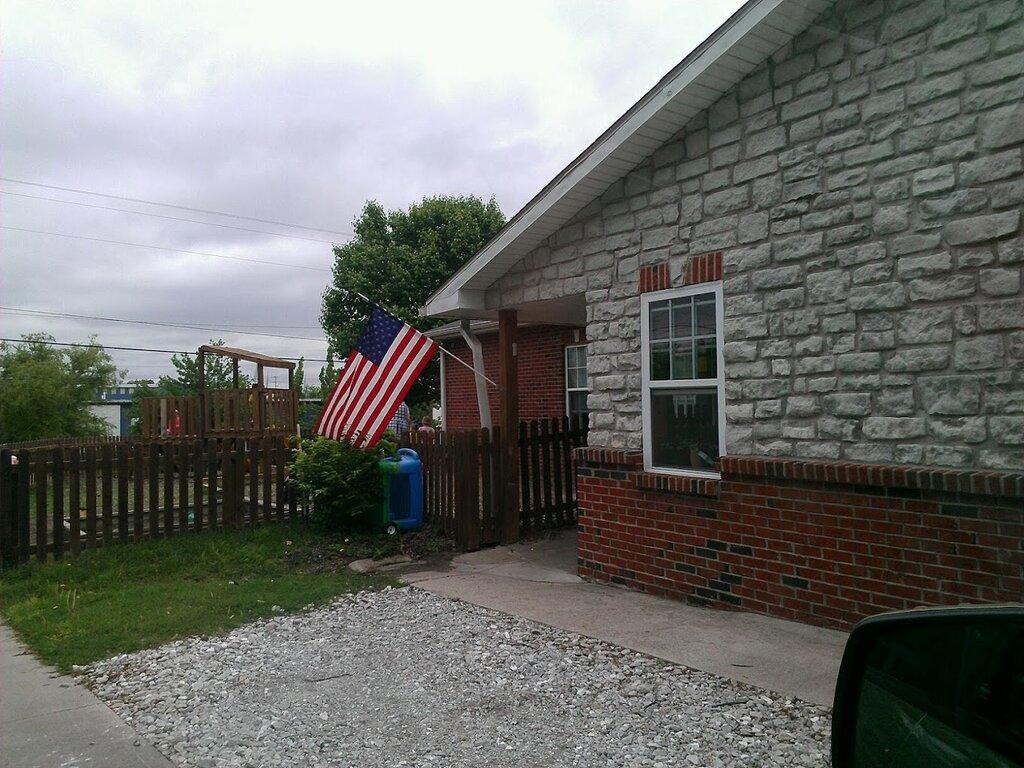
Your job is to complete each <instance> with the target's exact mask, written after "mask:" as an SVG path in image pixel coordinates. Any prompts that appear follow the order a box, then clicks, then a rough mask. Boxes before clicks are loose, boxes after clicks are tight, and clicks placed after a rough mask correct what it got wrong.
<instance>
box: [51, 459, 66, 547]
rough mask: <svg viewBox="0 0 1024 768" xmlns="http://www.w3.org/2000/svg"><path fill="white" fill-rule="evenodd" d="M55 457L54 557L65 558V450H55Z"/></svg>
mask: <svg viewBox="0 0 1024 768" xmlns="http://www.w3.org/2000/svg"><path fill="white" fill-rule="evenodd" d="M51 456H52V457H53V516H52V518H51V519H52V521H53V525H52V528H53V557H54V559H55V560H59V559H60V558H62V557H63V556H64V449H63V448H54V449H53V451H52V452H51Z"/></svg>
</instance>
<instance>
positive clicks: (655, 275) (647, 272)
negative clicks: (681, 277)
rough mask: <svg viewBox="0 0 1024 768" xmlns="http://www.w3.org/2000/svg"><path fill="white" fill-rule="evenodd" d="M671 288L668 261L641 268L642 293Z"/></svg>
mask: <svg viewBox="0 0 1024 768" xmlns="http://www.w3.org/2000/svg"><path fill="white" fill-rule="evenodd" d="M671 286H672V278H671V276H670V275H669V271H668V262H667V261H663V262H660V263H658V264H648V265H646V266H643V267H640V293H651V292H653V291H663V290H665V289H666V288H670V287H671Z"/></svg>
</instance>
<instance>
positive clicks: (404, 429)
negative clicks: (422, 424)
mask: <svg viewBox="0 0 1024 768" xmlns="http://www.w3.org/2000/svg"><path fill="white" fill-rule="evenodd" d="M411 427H412V414H410V413H409V406H408V405H406V404H405V401H404V400H403V401H402V403H401V405H399V406H398V410H397V411H395V415H394V416H392V417H391V421H389V422H388V426H387V428H388V429H390V430H391V431H392V432H394V433H395V434H396V435H398V436H399V437H400V436H402V435H405V434H408V432H409V430H410V429H411Z"/></svg>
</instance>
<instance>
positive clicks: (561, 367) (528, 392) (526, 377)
mask: <svg viewBox="0 0 1024 768" xmlns="http://www.w3.org/2000/svg"><path fill="white" fill-rule="evenodd" d="M479 339H480V344H481V346H482V347H483V353H484V370H485V372H486V374H487V376H488V377H489V378H490V379H491V380H493V381H498V334H497V333H488V334H480V335H479ZM585 343H586V337H585V335H584V333H583V330H582V329H576V328H570V327H567V326H560V325H538V326H526V327H522V328H519V331H518V340H517V343H516V349H517V357H518V360H519V416H520V418H521V419H539V418H550V417H553V416H564V415H565V348H566V346H572V345H574V344H585ZM443 344H444V346H445V348H446V349H448V350H449V351H450V352H452V353H453V354H455V355H457V356H458V357H459V359H460V360H464V361H465V362H466V363H468V364H469V365H472V364H473V356H472V353H471V352H470V350H469V347H468V346H467V345H466V342H465V341H463V340H462V339H451V340H447V341H444V342H443ZM473 378H474V377H473V374H472V372H471V371H469V370H468V369H466V368H464V367H463V366H461V365H459V364H458V363H456V362H453V361H451V360H448V361H446V362H445V413H446V420H447V422H448V423H447V428H448V429H451V430H460V429H477V428H479V427H480V409H479V408H478V407H477V402H476V382H475V381H474V380H473ZM487 394H488V399H489V401H490V404H491V418H492V419H494V420H495V421H497V418H498V413H499V409H500V407H501V397H500V393H499V392H498V390H497V389H495V388H494V387H492V386H490V385H489V384H488V385H487Z"/></svg>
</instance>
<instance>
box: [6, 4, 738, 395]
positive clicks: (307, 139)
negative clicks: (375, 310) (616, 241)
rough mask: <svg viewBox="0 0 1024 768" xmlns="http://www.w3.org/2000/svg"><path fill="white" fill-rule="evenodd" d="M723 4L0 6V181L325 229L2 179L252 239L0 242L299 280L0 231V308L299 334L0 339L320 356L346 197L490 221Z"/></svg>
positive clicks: (546, 176) (44, 219) (134, 230)
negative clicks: (461, 205)
mask: <svg viewBox="0 0 1024 768" xmlns="http://www.w3.org/2000/svg"><path fill="white" fill-rule="evenodd" d="M739 5H740V3H739V2H738V0H729V1H724V0H701V2H697V1H696V0H689V1H688V2H679V0H675V1H674V2H667V1H665V2H662V1H660V0H659V1H657V2H656V1H655V0H644V2H642V3H641V2H636V3H625V2H596V1H594V0H588V1H586V2H562V3H556V2H536V3H528V2H517V3H504V4H501V5H498V4H490V3H481V2H479V1H477V2H467V3H447V2H438V3H391V2H386V1H385V0H378V2H373V3H358V4H356V3H338V2H333V3H326V2H325V3H320V4H304V3H299V2H288V3H281V2H273V3H266V4H256V3H252V2H245V3H237V4H235V3H226V2H221V3H194V4H185V3H171V2H168V3H146V4H140V3H137V2H95V3H69V2H66V1H61V2H53V3H48V2H41V1H40V0H30V1H29V2H25V3H20V2H11V0H4V2H3V3H0V14H2V18H0V28H2V34H3V44H2V48H0V175H2V176H3V177H5V178H7V179H17V180H22V181H31V182H38V183H43V184H50V185H56V186H63V187H71V188H77V189H86V190H94V191H99V192H104V193H107V194H111V195H121V196H128V197H134V198H141V199H146V200H155V201H160V202H168V203H174V204H177V205H183V206H189V207H194V208H204V209H212V210H217V211H227V212H231V213H235V214H240V215H243V216H251V217H256V218H261V219H270V220H275V221H281V222H288V223H294V224H302V225H307V226H311V227H319V228H322V229H326V230H332V231H333V232H334V233H330V232H322V231H316V230H303V229H293V228H289V227H282V226H275V225H267V224H260V223H255V222H251V221H243V220H238V219H231V218H224V217H215V216H209V215H205V214H193V213H187V212H183V211H180V210H173V209H168V208H160V207H156V206H151V205H143V204H137V203H127V202H123V201H114V200H110V199H104V198H99V197H92V196H88V195H82V194H76V193H69V192H63V191H54V190H52V189H43V188H39V187H31V186H26V185H23V184H19V183H15V182H13V181H3V182H0V190H3V192H5V193H18V194H20V195H33V196H36V197H49V198H59V199H61V200H73V201H78V202H84V203H89V204H91V205H102V206H107V207H117V208H128V209H131V210H134V211H146V212H149V213H161V214H166V215H170V216H177V217H179V218H189V219H202V220H204V221H208V222H214V223H218V224H222V225H225V224H226V225H231V226H234V227H243V228H245V229H259V230H263V231H264V232H267V233H270V234H260V233H255V232H247V231H242V230H241V229H237V228H236V229H229V228H226V227H217V226H211V225H208V224H197V223H189V222H182V221H173V220H170V219H162V218H156V217H152V216H143V215H139V214H136V213H123V212H117V211H110V210H105V209H101V208H90V207H85V206H80V205H69V204H65V203H57V202H52V201H47V200H39V199H32V198H27V197H19V196H16V195H12V194H0V224H2V225H4V226H5V227H20V228H23V229H34V230H41V231H45V232H59V233H63V234H71V235H82V236H88V237H92V238H99V239H105V240H118V241H124V242H129V243H143V244H148V245H158V246H162V247H165V248H174V249H182V250H188V251H198V252H204V253H215V254H222V255H229V256H240V257H244V258H250V259H260V260H264V261H278V262H284V263H286V264H290V265H295V266H296V267H299V266H301V267H307V268H308V267H312V268H314V269H298V268H290V267H278V266H269V265H258V264H251V263H243V262H238V261H229V260H225V259H218V258H212V257H208V256H198V255H188V254H183V253H174V252H169V251H160V250H155V249H151V248H138V247H131V246H126V245H111V244H104V243H97V242H93V241H89V240H83V239H77V238H74V239H73V238H67V237H56V236H52V235H43V234H36V233H27V232H19V231H14V230H11V229H0V259H2V269H0V305H2V306H4V307H19V308H30V309H37V310H48V311H56V312H64V313H74V314H86V315H102V316H108V317H120V318H129V319H133V320H152V321H161V322H175V323H189V324H200V325H211V326H222V327H230V328H233V329H238V330H253V331H259V332H263V333H276V334H284V335H291V336H304V337H307V338H309V339H314V340H311V341H298V340H288V339H278V338H267V337H259V336H247V335H243V334H240V333H232V332H212V331H211V332H204V331H195V330H186V329H171V328H156V327H146V326H137V325H126V324H114V323H107V322H99V321H86V320H70V319H56V318H43V317H38V316H36V317H28V316H25V315H15V314H11V313H9V312H0V323H2V329H0V330H2V331H3V333H0V336H3V337H17V336H20V335H21V334H23V333H29V332H35V331H46V332H48V333H51V334H52V335H53V336H54V337H56V338H57V339H58V340H61V341H85V340H87V339H88V337H89V336H90V334H96V335H97V336H98V337H99V339H100V341H101V342H103V343H105V344H109V345H124V346H142V347H158V348H162V349H181V350H194V349H195V348H196V347H197V346H198V345H199V344H201V343H204V342H205V341H207V340H208V339H209V338H211V337H222V338H224V339H225V341H227V342H228V343H229V344H232V345H236V346H243V347H248V348H250V349H255V350H259V351H262V352H266V353H269V354H276V355H282V356H298V355H305V356H306V357H307V358H322V357H323V356H324V354H325V352H326V344H325V343H324V342H323V341H322V340H316V339H322V338H323V333H322V329H320V328H319V326H318V317H319V314H320V299H321V294H322V292H323V288H324V286H325V284H326V281H327V280H328V279H329V277H330V275H329V273H328V272H321V271H316V269H323V270H327V269H329V268H330V264H331V246H330V243H331V242H343V241H344V240H345V234H344V233H345V232H347V231H349V230H350V229H351V225H352V220H353V218H354V217H355V216H356V215H357V214H358V212H359V210H360V209H361V208H362V205H363V202H364V201H365V200H367V199H370V198H373V199H376V200H378V201H379V202H381V203H382V204H383V205H384V206H385V207H387V208H389V209H392V208H402V207H406V206H408V205H409V204H410V203H413V202H415V201H417V200H419V199H421V198H422V197H423V196H425V195H433V194H472V195H478V196H480V197H482V198H484V199H486V198H489V197H491V196H492V195H493V196H494V197H495V198H496V199H497V201H498V203H499V204H500V206H501V208H502V210H503V211H505V213H506V215H508V216H511V215H512V214H514V213H515V212H516V211H517V210H518V209H519V208H520V207H521V206H522V205H523V204H524V203H525V202H526V201H527V200H528V199H529V198H530V197H532V196H533V195H534V194H535V193H536V192H537V191H538V190H539V189H540V187H542V186H543V185H544V184H545V183H546V182H548V181H549V180H550V179H551V178H552V177H553V176H554V175H555V174H556V173H557V172H558V171H559V170H561V168H562V167H564V166H565V165H566V164H567V163H568V162H569V161H570V160H571V159H572V158H573V157H575V155H577V154H578V153H579V152H580V151H581V150H582V149H583V148H584V147H585V146H586V145H587V144H589V143H590V142H591V141H592V140H593V139H594V138H595V137H596V136H597V135H598V134H599V133H601V132H602V131H603V130H604V129H605V128H606V127H608V125H609V124H611V122H612V121H614V120H615V119H616V118H617V117H618V116H619V115H620V114H622V112H624V111H625V110H626V109H627V108H628V107H629V106H630V105H631V104H632V103H633V102H634V101H635V100H636V99H637V98H639V97H640V96H641V95H642V94H643V93H644V92H645V91H646V90H647V89H648V88H650V87H651V86H652V85H653V84H654V83H655V82H656V81H657V80H658V79H659V78H660V77H661V76H662V75H663V74H664V73H665V72H666V71H667V70H668V69H670V68H671V67H672V66H673V65H674V64H675V63H676V62H678V61H679V60H680V59H681V58H683V56H685V55H686V54H687V53H688V52H689V51H690V50H691V49H692V48H693V47H694V46H695V45H697V44H698V43H699V42H700V41H701V40H702V39H703V38H704V37H706V36H707V35H708V34H710V33H711V32H712V31H713V30H714V29H715V27H717V26H718V25H719V24H720V23H721V22H722V21H724V20H725V19H726V18H727V17H728V15H729V14H730V13H732V12H733V11H734V10H735V9H736V8H737V7H739ZM142 9H144V11H143V10H142ZM499 9H500V10H502V11H507V13H499V12H498V10H499ZM337 233H341V234H337ZM282 235H291V236H293V237H285V236H282ZM298 237H305V238H310V239H312V240H323V241H326V242H310V240H309V239H306V240H303V239H297V238H298ZM243 326H244V327H243ZM256 326H260V327H256ZM264 326H265V327H264ZM113 357H114V359H115V361H116V362H117V363H118V365H119V367H121V368H124V369H127V370H128V375H127V377H126V378H127V379H134V378H155V377H157V376H158V375H160V374H161V373H165V372H168V371H169V370H170V364H169V356H167V355H156V354H142V353H132V352H115V353H113ZM318 367H319V365H318V364H316V363H310V364H309V366H308V370H309V371H310V372H313V371H315V370H316V369H318Z"/></svg>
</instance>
